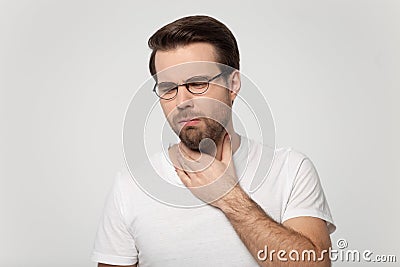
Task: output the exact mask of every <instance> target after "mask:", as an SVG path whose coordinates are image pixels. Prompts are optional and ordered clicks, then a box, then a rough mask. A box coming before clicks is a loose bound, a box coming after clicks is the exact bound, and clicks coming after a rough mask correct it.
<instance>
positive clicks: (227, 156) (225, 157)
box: [221, 133, 232, 165]
mask: <svg viewBox="0 0 400 267" xmlns="http://www.w3.org/2000/svg"><path fill="white" fill-rule="evenodd" d="M231 160H232V143H231V138H230V136H229V134H228V133H227V134H225V137H224V141H223V144H222V156H221V161H222V162H223V163H225V164H226V165H229V164H230V162H231Z"/></svg>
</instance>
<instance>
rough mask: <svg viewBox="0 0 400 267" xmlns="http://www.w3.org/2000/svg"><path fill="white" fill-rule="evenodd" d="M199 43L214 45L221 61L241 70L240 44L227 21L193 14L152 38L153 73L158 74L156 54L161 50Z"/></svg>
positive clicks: (150, 63) (151, 68)
mask: <svg viewBox="0 0 400 267" xmlns="http://www.w3.org/2000/svg"><path fill="white" fill-rule="evenodd" d="M197 42H204V43H209V44H211V45H213V46H214V48H215V50H216V53H217V61H218V63H221V64H225V65H228V66H230V67H232V68H234V69H237V70H239V61H240V56H239V49H238V45H237V42H236V39H235V36H233V34H232V32H231V31H230V30H229V29H228V28H227V27H226V26H225V24H223V23H222V22H220V21H218V20H216V19H214V18H212V17H209V16H189V17H184V18H180V19H178V20H175V21H174V22H171V23H169V24H167V25H165V26H164V27H162V28H161V29H159V30H158V31H156V32H155V33H154V34H153V35H152V36H151V37H150V39H149V41H148V45H149V47H150V48H151V49H152V50H153V51H152V53H151V56H150V61H149V69H150V73H151V75H154V74H156V67H155V55H156V53H157V51H158V50H161V51H168V50H170V49H175V48H177V47H178V46H185V45H188V44H191V43H197Z"/></svg>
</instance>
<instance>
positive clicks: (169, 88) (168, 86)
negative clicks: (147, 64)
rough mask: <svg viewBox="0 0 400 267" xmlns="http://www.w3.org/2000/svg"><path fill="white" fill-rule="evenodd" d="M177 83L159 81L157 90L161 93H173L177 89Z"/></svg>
mask: <svg viewBox="0 0 400 267" xmlns="http://www.w3.org/2000/svg"><path fill="white" fill-rule="evenodd" d="M176 87H177V85H176V84H175V83H159V84H157V91H158V93H159V94H168V93H172V92H173V91H174V90H175V89H176Z"/></svg>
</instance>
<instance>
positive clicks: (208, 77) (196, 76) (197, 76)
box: [158, 74, 211, 84]
mask: <svg viewBox="0 0 400 267" xmlns="http://www.w3.org/2000/svg"><path fill="white" fill-rule="evenodd" d="M193 78H207V79H210V78H211V76H210V75H207V74H205V75H195V76H192V77H189V78H187V79H186V80H184V81H182V82H183V83H186V82H188V81H190V80H191V79H193ZM161 83H173V84H178V83H176V82H171V81H162V82H159V83H158V84H161Z"/></svg>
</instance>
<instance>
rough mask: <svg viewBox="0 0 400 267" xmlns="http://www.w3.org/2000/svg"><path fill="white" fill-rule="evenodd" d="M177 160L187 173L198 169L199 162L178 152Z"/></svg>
mask: <svg viewBox="0 0 400 267" xmlns="http://www.w3.org/2000/svg"><path fill="white" fill-rule="evenodd" d="M177 160H178V162H179V164H180V165H181V167H182V169H183V170H184V171H185V172H187V173H193V172H196V171H198V170H199V163H198V162H196V161H191V160H188V159H187V158H185V157H184V156H183V155H182V154H180V153H178V155H177Z"/></svg>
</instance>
